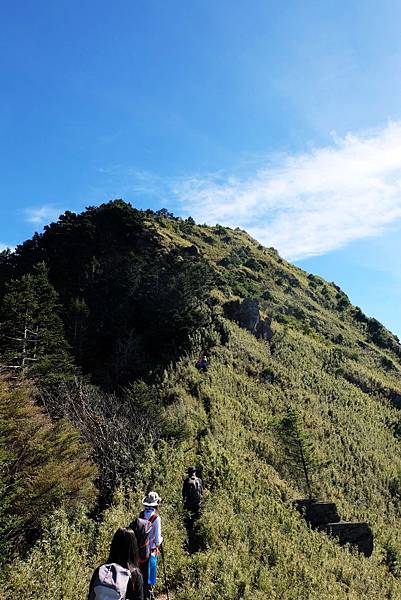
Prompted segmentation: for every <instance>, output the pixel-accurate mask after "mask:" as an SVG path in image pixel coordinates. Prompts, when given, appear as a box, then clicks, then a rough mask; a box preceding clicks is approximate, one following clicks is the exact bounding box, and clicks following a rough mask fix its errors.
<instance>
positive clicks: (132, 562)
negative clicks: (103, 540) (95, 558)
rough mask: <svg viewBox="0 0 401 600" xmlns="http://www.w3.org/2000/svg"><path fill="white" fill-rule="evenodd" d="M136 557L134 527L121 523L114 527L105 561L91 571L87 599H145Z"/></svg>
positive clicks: (136, 546) (137, 556)
mask: <svg viewBox="0 0 401 600" xmlns="http://www.w3.org/2000/svg"><path fill="white" fill-rule="evenodd" d="M138 558H139V551H138V544H137V540H136V537H135V533H134V531H133V530H132V529H126V528H123V527H121V528H120V529H117V531H116V532H115V534H114V536H113V539H112V542H111V545H110V552H109V558H108V559H107V562H106V563H105V564H103V565H100V567H98V568H97V569H96V570H95V571H94V573H93V575H92V579H91V582H90V585H89V594H88V600H111V599H113V600H144V596H143V578H142V573H141V571H140V569H139V568H138Z"/></svg>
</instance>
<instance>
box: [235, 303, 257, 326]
mask: <svg viewBox="0 0 401 600" xmlns="http://www.w3.org/2000/svg"><path fill="white" fill-rule="evenodd" d="M259 321H260V313H259V302H258V301H257V300H252V299H251V298H245V299H244V300H243V301H242V303H241V306H240V307H239V311H238V322H239V325H240V327H243V328H244V329H248V331H251V332H252V333H256V328H257V326H258V324H259Z"/></svg>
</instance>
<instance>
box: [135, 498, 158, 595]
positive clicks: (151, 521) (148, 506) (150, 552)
mask: <svg viewBox="0 0 401 600" xmlns="http://www.w3.org/2000/svg"><path fill="white" fill-rule="evenodd" d="M160 503H161V498H160V496H159V494H158V493H157V492H149V494H147V496H145V497H144V498H143V500H142V504H143V506H144V509H143V511H142V512H140V513H139V518H138V519H137V522H138V521H139V525H140V526H141V527H143V531H145V530H146V529H148V541H147V543H146V542H145V548H146V551H145V552H142V558H141V561H140V563H139V566H140V569H141V572H142V576H143V581H144V590H145V599H152V598H154V594H153V589H152V588H153V586H154V585H155V583H156V570H157V560H158V557H159V554H160V546H161V544H162V542H163V537H162V534H161V520H160V516H159V514H158V511H157V509H158V506H159V505H160ZM143 522H144V523H143ZM146 524H147V525H146ZM138 537H139V536H138ZM139 545H140V546H141V545H142V547H143V539H141V540H140V541H139ZM145 554H146V555H147V557H146V558H145Z"/></svg>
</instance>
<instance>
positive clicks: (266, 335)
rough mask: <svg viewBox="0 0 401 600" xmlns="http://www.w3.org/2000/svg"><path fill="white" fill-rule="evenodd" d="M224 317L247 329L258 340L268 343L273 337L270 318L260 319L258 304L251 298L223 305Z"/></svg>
mask: <svg viewBox="0 0 401 600" xmlns="http://www.w3.org/2000/svg"><path fill="white" fill-rule="evenodd" d="M224 312H225V314H226V316H227V317H228V318H229V319H231V320H232V321H236V322H237V323H238V325H239V326H240V327H243V328H244V329H247V330H248V331H250V332H251V333H253V334H254V335H255V336H256V337H257V338H258V339H260V340H267V341H270V340H271V339H272V337H273V330H272V318H271V317H266V318H265V319H261V318H260V311H259V302H258V300H255V299H253V298H244V300H242V302H239V301H238V300H235V301H231V302H226V304H225V305H224Z"/></svg>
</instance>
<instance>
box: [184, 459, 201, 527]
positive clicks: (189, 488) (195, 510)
mask: <svg viewBox="0 0 401 600" xmlns="http://www.w3.org/2000/svg"><path fill="white" fill-rule="evenodd" d="M187 473H188V475H187V477H186V478H185V479H184V483H183V484H182V500H183V504H184V508H185V509H186V510H187V511H189V512H190V513H191V514H192V515H194V516H195V515H199V514H200V508H201V504H202V495H203V483H202V479H200V477H197V475H196V467H194V466H191V467H188V469H187Z"/></svg>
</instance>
